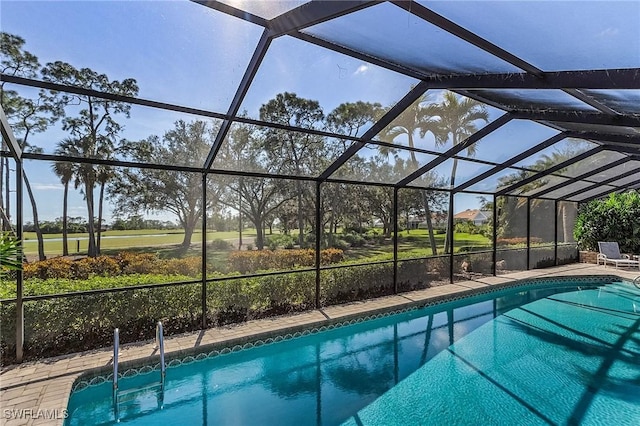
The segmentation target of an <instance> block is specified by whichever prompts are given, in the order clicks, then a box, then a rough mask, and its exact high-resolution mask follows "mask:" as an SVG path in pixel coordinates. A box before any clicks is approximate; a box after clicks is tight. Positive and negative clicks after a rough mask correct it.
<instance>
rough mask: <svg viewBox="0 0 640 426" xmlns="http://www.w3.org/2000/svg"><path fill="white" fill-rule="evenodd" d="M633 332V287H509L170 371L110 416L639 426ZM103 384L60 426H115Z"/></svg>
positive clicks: (130, 419)
mask: <svg viewBox="0 0 640 426" xmlns="http://www.w3.org/2000/svg"><path fill="white" fill-rule="evenodd" d="M639 325H640V290H638V289H636V288H635V287H633V286H632V285H631V284H630V283H622V282H618V283H612V284H608V285H604V284H602V283H597V282H596V281H594V280H592V281H590V282H588V281H585V280H582V281H581V282H580V283H578V284H576V283H573V284H571V283H568V282H567V281H563V282H561V283H560V282H558V283H556V284H551V283H548V282H547V283H543V284H535V285H532V286H528V287H517V288H512V289H509V290H501V291H499V292H493V293H490V294H483V295H478V296H474V297H471V298H467V299H464V300H460V301H455V302H451V303H442V304H438V305H436V306H430V307H426V308H422V309H414V310H410V311H408V312H402V313H398V314H393V315H385V316H383V317H381V318H377V319H372V320H368V321H363V322H355V323H354V324H351V325H346V326H341V327H337V328H333V329H329V330H324V331H320V332H314V333H310V334H308V335H303V336H300V337H295V338H291V339H288V340H282V341H274V342H270V341H268V342H258V344H259V343H262V344H261V345H260V346H257V345H256V346H257V347H253V348H248V349H243V350H240V351H237V352H231V351H223V352H229V353H226V354H218V353H213V354H208V355H207V354H201V355H200V356H197V357H196V358H202V359H201V360H196V359H194V358H187V359H184V360H182V361H172V363H171V364H170V367H169V368H168V369H167V382H166V387H165V390H164V392H160V391H159V389H158V388H147V389H143V390H140V391H136V392H133V393H131V394H129V396H128V397H127V398H124V400H123V401H122V403H121V404H120V406H119V414H118V416H119V419H120V422H121V423H127V424H134V425H156V424H167V425H169V424H191V425H199V424H203V425H204V424H242V425H244V424H251V425H254V424H278V425H283V424H296V425H301V424H304V425H306V424H318V425H333V424H341V423H343V422H346V423H347V424H354V425H357V424H364V425H378V424H380V425H383V424H384V425H388V424H478V423H480V422H482V423H500V424H505V423H509V419H517V421H518V422H519V423H520V424H554V423H566V422H571V421H577V422H578V423H579V422H585V423H598V421H601V420H602V419H603V418H606V419H608V420H614V419H615V420H616V421H615V422H614V423H610V422H609V424H625V423H629V421H630V420H633V419H636V420H637V419H638V418H640V333H639V332H638V327H639ZM276 340H278V339H276ZM248 346H251V345H248ZM150 370H151V368H150V367H147V368H146V369H145V368H143V369H141V370H131V371H129V372H126V374H124V376H125V377H124V378H123V379H122V380H121V381H120V386H121V389H127V388H129V389H134V388H140V387H143V386H144V385H145V384H148V383H151V382H153V381H157V379H158V377H157V376H158V374H159V373H158V372H157V371H150ZM127 376H133V377H127ZM102 381H103V383H101V384H99V385H94V386H86V384H85V385H84V386H76V388H78V390H76V391H75V392H73V393H72V395H71V398H70V401H69V407H68V410H69V413H70V417H69V418H68V419H67V423H66V424H68V425H85V424H113V423H115V417H114V409H113V401H112V395H111V382H110V381H104V380H102ZM94 382H100V380H94ZM81 387H84V388H83V389H80V388H81ZM604 416H606V417H604ZM629 424H631V423H629Z"/></svg>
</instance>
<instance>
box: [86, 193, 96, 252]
mask: <svg viewBox="0 0 640 426" xmlns="http://www.w3.org/2000/svg"><path fill="white" fill-rule="evenodd" d="M84 198H85V201H86V202H87V215H88V216H89V219H88V220H87V233H88V234H89V247H88V248H87V255H88V256H89V257H96V256H97V250H96V227H95V224H94V223H93V220H94V217H93V207H94V204H93V185H92V184H89V183H87V182H85V184H84Z"/></svg>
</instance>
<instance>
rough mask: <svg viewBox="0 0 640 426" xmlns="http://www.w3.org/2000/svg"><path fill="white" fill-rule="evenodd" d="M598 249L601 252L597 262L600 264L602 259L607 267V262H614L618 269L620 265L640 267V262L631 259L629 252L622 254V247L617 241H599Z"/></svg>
mask: <svg viewBox="0 0 640 426" xmlns="http://www.w3.org/2000/svg"><path fill="white" fill-rule="evenodd" d="M598 249H599V251H600V253H599V254H598V257H597V259H596V263H597V264H598V265H599V264H600V261H601V260H602V264H603V265H604V267H605V268H606V267H607V263H613V264H614V265H616V269H618V265H620V266H637V267H638V269H640V262H639V261H637V260H633V259H631V256H629V255H628V254H620V247H619V246H618V243H617V242H615V241H614V242H598Z"/></svg>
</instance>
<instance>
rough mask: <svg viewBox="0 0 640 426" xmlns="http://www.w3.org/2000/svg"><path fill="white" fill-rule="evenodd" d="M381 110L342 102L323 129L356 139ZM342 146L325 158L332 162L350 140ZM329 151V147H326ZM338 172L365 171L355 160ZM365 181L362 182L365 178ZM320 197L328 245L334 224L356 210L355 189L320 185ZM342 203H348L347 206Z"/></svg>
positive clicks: (374, 106) (328, 117)
mask: <svg viewBox="0 0 640 426" xmlns="http://www.w3.org/2000/svg"><path fill="white" fill-rule="evenodd" d="M384 112H385V110H384V108H382V105H380V104H379V103H370V102H362V101H358V102H345V103H342V104H340V105H338V106H337V107H336V108H335V109H334V110H333V111H331V112H330V113H329V114H328V115H327V118H326V125H327V128H328V129H329V130H331V131H332V132H335V133H338V134H341V135H347V136H352V137H355V136H360V135H361V134H362V133H363V131H366V129H367V128H369V127H370V126H372V125H373V124H374V123H375V122H376V121H377V120H378V119H379V118H380V117H381V116H382V115H383V114H384ZM341 142H342V143H340V144H336V145H334V146H333V147H332V148H333V150H334V151H333V152H328V153H327V155H325V157H326V158H327V159H332V158H335V157H337V156H339V155H340V154H341V153H342V152H344V151H345V150H346V149H347V147H348V146H349V145H350V144H351V143H352V141H350V140H346V139H344V140H341ZM328 148H331V147H328ZM342 168H348V173H349V174H350V175H354V174H358V173H359V172H361V171H363V170H365V169H366V164H365V163H364V161H363V159H362V158H360V157H358V156H356V157H353V158H352V159H351V160H350V161H349V162H347V163H346V164H344V165H343V166H342ZM365 180H366V178H365ZM322 188H323V189H322V191H323V194H324V196H323V197H322V198H321V200H322V202H321V205H320V214H321V216H322V217H323V229H324V226H325V225H329V235H328V239H329V242H332V241H333V238H334V236H333V235H334V233H335V232H336V231H337V227H338V224H339V223H340V222H343V221H344V220H345V219H346V213H347V212H348V211H349V210H353V209H354V208H357V204H358V202H357V200H358V198H357V196H356V193H357V192H358V191H359V189H358V188H356V187H354V186H353V185H345V184H339V183H329V184H324V185H323V187H322ZM344 200H352V201H351V202H350V203H349V205H347V203H345V202H344Z"/></svg>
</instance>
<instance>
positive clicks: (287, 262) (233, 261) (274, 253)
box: [229, 249, 344, 274]
mask: <svg viewBox="0 0 640 426" xmlns="http://www.w3.org/2000/svg"><path fill="white" fill-rule="evenodd" d="M343 257H344V255H343V251H342V250H337V249H325V250H321V251H320V259H321V263H322V264H330V263H337V262H340V261H342V259H343ZM229 264H230V265H231V268H232V270H234V271H237V272H240V273H242V274H244V273H251V272H256V271H260V270H269V269H276V270H284V269H292V268H295V267H305V266H307V267H312V266H314V265H315V251H314V250H311V249H297V250H256V251H234V252H233V253H230V254H229Z"/></svg>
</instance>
